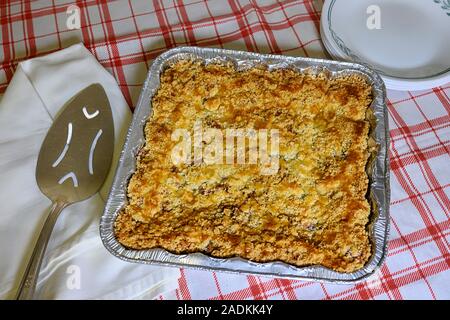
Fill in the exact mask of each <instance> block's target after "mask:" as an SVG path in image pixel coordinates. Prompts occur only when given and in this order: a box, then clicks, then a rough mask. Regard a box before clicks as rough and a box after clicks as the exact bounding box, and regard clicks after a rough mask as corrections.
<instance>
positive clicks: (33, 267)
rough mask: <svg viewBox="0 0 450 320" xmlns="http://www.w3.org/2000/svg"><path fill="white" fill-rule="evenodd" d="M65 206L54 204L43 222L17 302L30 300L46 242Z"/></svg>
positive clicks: (65, 204)
mask: <svg viewBox="0 0 450 320" xmlns="http://www.w3.org/2000/svg"><path fill="white" fill-rule="evenodd" d="M66 206H67V203H65V202H54V203H53V205H52V208H51V210H50V213H49V214H48V216H47V219H46V220H45V223H44V226H43V227H42V230H41V233H40V235H39V238H38V240H37V242H36V245H35V247H34V250H33V254H32V255H31V257H30V260H29V262H28V265H27V268H26V270H25V273H24V275H23V277H22V281H21V282H20V286H19V290H18V292H17V297H16V299H17V300H32V299H33V295H34V290H35V289H36V283H37V278H38V276H39V270H40V269H41V263H42V258H43V257H44V254H45V249H46V248H47V243H48V240H49V239H50V235H51V234H52V230H53V227H54V226H55V223H56V220H57V219H58V216H59V214H60V213H61V211H62V210H63V209H64V208H65V207H66Z"/></svg>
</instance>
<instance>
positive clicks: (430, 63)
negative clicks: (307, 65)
mask: <svg viewBox="0 0 450 320" xmlns="http://www.w3.org/2000/svg"><path fill="white" fill-rule="evenodd" d="M449 29H450V0H358V1H348V0H326V1H325V3H324V6H323V9H322V17H321V33H322V39H323V42H324V44H325V47H326V48H327V50H328V51H330V54H331V55H332V56H333V57H335V58H337V59H345V60H349V61H354V62H361V63H365V64H368V65H370V66H371V67H372V68H374V69H375V70H376V71H378V73H379V74H380V75H381V76H382V78H383V80H384V81H385V83H386V86H387V87H388V88H390V89H396V90H423V89H430V88H433V87H437V86H440V85H443V84H446V83H448V82H450V34H449Z"/></svg>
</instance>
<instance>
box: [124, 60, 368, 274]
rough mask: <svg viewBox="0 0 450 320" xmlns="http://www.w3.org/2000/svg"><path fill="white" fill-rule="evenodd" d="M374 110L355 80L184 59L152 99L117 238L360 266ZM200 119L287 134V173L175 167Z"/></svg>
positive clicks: (283, 166) (283, 140)
mask: <svg viewBox="0 0 450 320" xmlns="http://www.w3.org/2000/svg"><path fill="white" fill-rule="evenodd" d="M370 103H371V88H370V85H368V84H367V83H366V81H365V80H364V79H363V78H362V77H359V76H356V75H351V76H342V77H338V78H331V79H330V78H327V77H326V76H324V75H308V74H302V73H299V72H297V71H294V70H290V69H280V70H274V71H268V70H267V69H265V68H262V67H261V68H252V69H249V70H245V71H236V70H235V69H234V67H233V66H232V65H223V64H209V65H204V64H202V63H201V62H199V61H191V60H182V61H179V62H176V63H174V64H173V65H171V66H170V67H169V68H168V69H166V70H165V71H164V72H163V74H162V75H161V85H160V88H159V90H158V91H157V93H156V94H155V96H154V97H153V100H152V106H153V114H152V116H151V117H150V119H149V121H148V123H147V124H146V126H145V136H146V144H145V146H144V147H143V148H142V150H141V151H140V153H139V155H138V158H137V169H136V172H135V173H134V174H133V176H132V177H131V180H130V183H129V185H128V197H129V203H128V205H127V206H126V207H125V209H124V210H123V212H121V214H119V216H118V217H117V220H116V223H115V234H116V237H117V239H118V241H119V242H120V243H122V244H123V245H125V246H126V247H129V248H134V249H148V248H155V247H160V248H164V249H167V250H168V251H171V252H174V253H188V252H204V253H207V254H209V255H211V256H214V257H231V256H240V257H243V258H246V259H250V260H253V261H258V262H266V261H276V260H278V261H284V262H286V263H289V264H293V265H296V266H304V265H314V264H319V265H323V266H325V267H329V268H331V269H334V270H337V271H342V272H352V271H355V270H357V269H359V268H361V267H362V266H364V264H365V263H366V262H367V260H368V258H369V257H370V255H371V245H370V241H369V235H368V231H367V224H368V221H369V215H370V205H369V203H368V201H367V199H366V193H367V188H368V177H367V174H366V171H365V166H366V163H367V159H368V157H369V151H368V142H367V141H368V133H369V123H368V121H366V110H367V108H368V106H369V105H370ZM198 120H201V121H202V123H203V126H205V127H209V128H217V129H223V130H225V129H230V128H234V129H239V128H253V129H269V130H270V129H278V131H279V169H278V171H277V172H276V174H272V175H262V174H260V171H259V170H258V165H257V164H244V165H243V164H226V163H224V164H205V163H201V164H179V165H174V163H173V162H172V159H171V152H172V149H173V148H174V146H175V145H176V144H177V141H172V139H171V135H172V133H173V132H174V130H176V129H178V128H185V129H188V130H190V132H192V131H193V126H194V123H195V121H198ZM203 143H204V144H205V143H206V142H203Z"/></svg>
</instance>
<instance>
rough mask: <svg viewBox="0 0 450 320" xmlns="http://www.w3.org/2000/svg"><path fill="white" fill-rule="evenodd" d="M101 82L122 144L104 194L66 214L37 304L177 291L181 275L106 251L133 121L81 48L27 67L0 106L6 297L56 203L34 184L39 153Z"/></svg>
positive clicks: (0, 256) (2, 294) (1, 283)
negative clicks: (104, 233) (76, 102)
mask: <svg viewBox="0 0 450 320" xmlns="http://www.w3.org/2000/svg"><path fill="white" fill-rule="evenodd" d="M92 83H100V84H101V85H102V86H103V87H104V89H105V91H106V94H107V96H108V99H109V101H110V104H111V108H112V113H113V118H114V129H115V137H116V145H115V150H114V159H113V166H112V168H111V172H110V173H109V176H108V179H107V181H106V183H105V184H104V185H103V187H102V188H101V190H100V192H99V193H98V194H96V195H94V196H93V197H91V198H90V199H87V200H85V201H82V202H79V203H75V204H72V205H70V206H69V207H67V208H66V209H64V211H63V212H62V214H61V215H60V217H59V219H58V221H57V223H56V225H55V228H54V230H53V233H52V236H51V239H50V242H49V244H48V247H47V252H46V255H45V258H44V260H43V263H42V268H41V272H40V275H39V281H38V285H37V288H36V294H35V298H37V299H133V298H140V299H152V298H155V297H156V296H157V295H158V294H161V293H163V292H165V291H169V290H173V289H174V288H176V287H177V285H178V278H179V276H180V271H179V269H178V268H168V267H157V266H149V265H141V264H133V263H129V262H124V261H122V260H119V259H117V258H116V257H114V256H112V255H111V254H110V253H109V252H107V250H106V249H105V248H104V247H103V244H102V243H101V240H100V237H99V219H100V216H101V213H102V211H103V208H104V202H105V199H106V197H107V195H108V192H109V188H110V185H111V181H112V178H113V175H114V172H115V167H116V164H117V161H118V158H119V154H120V151H121V148H122V145H123V142H124V139H125V135H126V130H127V128H128V125H129V123H130V120H131V112H130V110H129V108H128V106H127V103H126V102H125V100H124V98H123V96H122V94H121V92H120V90H119V87H118V86H117V83H116V82H115V80H114V78H113V77H112V76H111V75H110V74H109V73H108V72H107V71H106V70H105V69H104V68H103V67H102V66H101V65H100V64H99V63H98V62H97V60H96V59H95V58H94V57H93V56H92V54H91V53H90V52H89V51H88V50H87V49H86V48H85V47H84V46H83V45H82V44H77V45H74V46H71V47H69V48H66V49H64V50H61V51H58V52H55V53H52V54H49V55H46V56H43V57H38V58H34V59H31V60H28V61H25V62H22V63H20V64H19V66H18V67H17V70H16V72H15V74H14V77H13V78H12V80H11V82H10V84H9V86H8V88H7V90H6V92H5V94H4V96H3V98H2V99H1V100H0V270H1V272H0V298H3V299H11V298H14V296H15V293H16V290H17V288H18V285H19V282H20V279H21V277H22V274H23V272H24V270H25V267H26V265H27V263H28V259H29V258H30V255H31V252H32V250H33V247H34V244H35V242H36V240H37V237H38V235H39V232H40V230H41V227H42V225H43V223H44V220H45V217H46V215H47V214H48V212H49V210H50V207H51V202H50V200H49V199H48V198H46V197H45V196H44V195H43V194H42V193H41V192H40V191H39V188H38V186H37V184H36V180H35V169H36V162H37V157H38V153H39V149H40V146H41V144H42V142H43V140H44V138H45V135H46V133H47V131H48V129H49V128H50V126H51V124H52V122H53V119H54V118H55V116H56V115H57V114H58V112H59V111H60V109H61V107H62V106H63V105H64V103H65V102H66V101H67V100H68V99H69V98H70V97H72V96H73V95H75V94H76V93H77V92H78V91H80V90H81V89H83V88H85V87H87V86H88V85H90V84H92Z"/></svg>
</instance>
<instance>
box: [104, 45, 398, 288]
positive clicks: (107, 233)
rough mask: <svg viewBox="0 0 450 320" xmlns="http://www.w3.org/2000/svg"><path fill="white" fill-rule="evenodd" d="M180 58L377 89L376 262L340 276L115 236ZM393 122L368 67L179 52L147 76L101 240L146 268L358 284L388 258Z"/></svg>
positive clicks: (373, 111) (372, 174) (372, 166)
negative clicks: (355, 78) (168, 77)
mask: <svg viewBox="0 0 450 320" xmlns="http://www.w3.org/2000/svg"><path fill="white" fill-rule="evenodd" d="M179 59H201V60H202V61H204V63H218V62H219V63H220V62H225V61H226V62H232V63H233V64H235V66H236V68H237V69H238V70H242V69H245V68H251V67H253V66H256V65H266V66H267V67H268V68H269V69H274V68H293V69H296V70H298V71H300V72H307V73H319V72H325V73H326V74H328V75H329V76H337V75H345V74H354V73H357V74H359V75H361V76H363V77H364V78H366V79H367V81H368V82H369V83H370V84H371V85H372V90H373V102H372V105H371V106H370V112H368V119H369V120H371V123H372V129H371V133H370V139H371V140H372V141H374V142H375V143H376V144H377V152H376V154H374V155H373V157H372V159H371V161H369V163H368V166H367V167H368V168H367V172H368V173H369V178H370V186H369V192H368V197H369V200H370V202H371V203H372V214H371V220H370V221H371V222H370V225H369V226H368V228H369V231H370V238H371V242H372V246H373V250H372V253H373V254H372V257H371V258H370V260H369V261H368V263H367V264H366V265H365V266H364V267H363V268H361V269H359V270H357V271H355V272H352V273H341V272H336V271H333V270H330V269H328V268H325V267H322V266H305V267H297V266H293V265H289V264H287V263H284V262H278V261H277V262H267V263H257V262H252V261H249V260H245V259H242V258H239V257H234V258H226V259H223V258H213V257H210V256H208V255H205V254H203V253H190V254H184V255H179V254H173V253H170V252H168V251H166V250H164V249H160V248H156V249H149V250H134V249H128V248H126V247H124V246H123V245H121V244H120V243H119V242H118V241H117V240H116V238H115V235H114V221H115V219H116V217H117V215H118V214H119V212H120V210H121V209H122V208H123V207H124V206H125V205H126V203H127V195H126V190H127V185H128V180H129V178H130V177H131V175H132V174H133V172H134V170H135V165H136V155H137V153H138V152H139V150H140V148H141V147H142V146H143V145H144V143H145V139H144V126H145V123H146V121H147V119H148V118H149V116H150V115H151V109H152V97H153V95H154V94H155V93H156V91H157V90H158V88H159V85H160V75H161V73H162V72H163V71H164V69H165V68H166V67H167V66H168V65H169V64H171V63H173V62H175V61H177V60H179ZM387 130H388V122H387V109H386V104H385V87H384V83H383V81H382V80H381V78H380V77H379V76H378V74H377V73H375V72H374V71H373V70H371V69H370V68H369V67H367V66H363V65H360V64H356V63H347V62H337V61H328V60H319V59H310V58H301V57H288V56H279V55H266V54H258V53H251V52H240V51H231V50H223V49H213V48H198V47H179V48H174V49H171V50H169V51H166V52H165V53H163V54H161V55H160V56H159V57H158V58H156V59H155V60H154V62H153V64H152V66H151V68H150V70H149V72H148V76H147V79H146V80H145V83H144V85H143V87H142V91H141V95H140V97H139V100H138V104H137V107H136V109H135V112H134V116H133V121H132V123H131V126H130V128H129V131H128V136H127V139H126V142H125V145H124V147H123V151H122V154H121V157H120V163H119V165H118V167H117V171H116V175H115V178H114V181H113V185H112V188H111V192H110V194H109V197H108V200H107V203H106V207H105V210H104V213H103V216H102V218H101V222H100V236H101V239H102V241H103V243H104V245H105V247H106V249H108V250H109V251H110V252H111V253H112V254H113V255H115V256H116V257H118V258H120V259H123V260H126V261H130V262H139V263H147V264H157V265H164V266H174V267H189V268H196V269H208V270H216V271H225V272H235V273H252V274H258V275H261V276H272V277H283V278H291V279H301V280H315V281H328V282H340V283H346V282H356V281H360V280H364V279H366V278H367V277H369V276H370V275H372V274H374V273H375V271H376V270H377V269H378V268H379V267H380V265H381V264H382V262H383V260H384V257H385V255H386V246H387V239H388V231H389V198H390V190H389V158H388V145H389V135H388V131H387Z"/></svg>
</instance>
